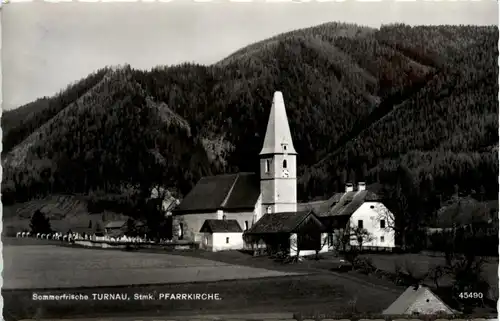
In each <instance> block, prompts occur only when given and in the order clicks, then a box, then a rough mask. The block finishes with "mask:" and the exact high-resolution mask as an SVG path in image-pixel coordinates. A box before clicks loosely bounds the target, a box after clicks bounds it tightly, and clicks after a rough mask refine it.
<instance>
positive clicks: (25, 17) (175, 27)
mask: <svg viewBox="0 0 500 321" xmlns="http://www.w3.org/2000/svg"><path fill="white" fill-rule="evenodd" d="M2 11H3V15H2V39H3V44H2V47H3V53H2V54H3V57H2V72H3V81H2V83H3V88H2V89H3V95H2V96H3V103H4V105H3V107H4V108H5V109H11V108H15V107H18V106H20V105H22V104H25V103H27V102H30V101H32V100H34V99H36V98H38V97H41V96H50V95H53V94H54V93H56V92H58V91H59V90H61V89H63V88H64V87H66V86H67V85H68V84H69V83H71V82H74V81H76V80H78V79H81V78H83V77H85V76H86V75H87V74H89V73H91V72H93V71H95V70H96V69H99V68H102V67H104V66H106V65H119V64H124V63H129V64H130V65H131V66H132V67H135V68H141V69H150V68H152V67H154V66H157V65H172V64H177V63H181V62H186V61H187V62H198V63H203V64H210V63H213V62H216V61H218V60H220V59H222V58H224V57H225V56H227V55H229V54H231V53H232V52H233V51H235V50H237V49H239V48H241V47H243V46H246V45H248V44H250V43H252V42H255V41H258V40H263V39H265V38H268V37H270V36H273V35H275V34H278V33H281V32H285V31H289V30H293V29H298V28H304V27H309V26H314V25H318V24H321V23H324V22H330V21H341V22H353V23H358V24H362V25H368V26H372V27H379V26H380V25H381V24H386V23H393V22H404V23H407V24H411V25H416V24H476V25H497V24H498V8H497V3H496V1H494V0H483V1H459V2H450V1H440V2H434V1H420V0H417V1H415V2H393V1H383V2H357V1H353V0H347V1H345V2H329V3H324V2H323V3H317V2H310V3H262V2H254V3H229V2H218V3H217V2H216V3H194V2H190V1H186V0H177V1H174V2H170V3H159V2H158V3H81V2H71V3H46V2H32V3H10V4H8V5H4V6H3V8H2Z"/></svg>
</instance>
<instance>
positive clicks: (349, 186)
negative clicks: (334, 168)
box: [345, 183, 354, 193]
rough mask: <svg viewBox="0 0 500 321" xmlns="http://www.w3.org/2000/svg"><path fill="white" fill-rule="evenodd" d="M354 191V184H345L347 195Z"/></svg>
mask: <svg viewBox="0 0 500 321" xmlns="http://www.w3.org/2000/svg"><path fill="white" fill-rule="evenodd" d="M353 190H354V187H353V185H352V183H346V184H345V192H346V193H349V192H352V191H353Z"/></svg>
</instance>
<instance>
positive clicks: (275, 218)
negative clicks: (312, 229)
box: [245, 210, 321, 234]
mask: <svg viewBox="0 0 500 321" xmlns="http://www.w3.org/2000/svg"><path fill="white" fill-rule="evenodd" d="M309 215H314V212H313V211H310V210H309V211H301V212H284V213H270V214H265V215H264V216H262V217H261V218H260V220H258V221H257V223H255V224H254V225H253V226H252V227H251V228H250V229H249V230H248V231H246V232H245V233H246V234H267V233H292V232H294V231H295V229H296V228H297V227H298V226H299V225H300V223H302V222H303V221H304V220H305V219H306V218H307V217H308V216H309ZM318 223H319V224H321V223H320V222H319V221H318Z"/></svg>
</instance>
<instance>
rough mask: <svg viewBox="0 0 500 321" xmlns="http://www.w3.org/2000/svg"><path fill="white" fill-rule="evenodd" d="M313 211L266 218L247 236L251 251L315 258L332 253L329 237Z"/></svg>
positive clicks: (249, 231)
mask: <svg viewBox="0 0 500 321" xmlns="http://www.w3.org/2000/svg"><path fill="white" fill-rule="evenodd" d="M325 232H326V230H325V227H324V226H323V224H321V222H320V220H319V219H318V217H317V216H316V215H315V214H314V212H313V211H312V210H310V211H303V212H284V213H271V214H265V215H264V216H263V217H262V218H261V219H260V220H259V221H257V223H255V225H254V226H252V228H250V229H249V230H248V231H246V232H245V233H244V240H245V243H246V248H247V249H253V250H255V249H262V247H263V246H262V245H265V248H266V250H267V251H268V253H276V252H286V253H287V254H288V255H290V256H297V254H298V255H299V256H305V255H314V254H316V252H318V253H323V252H327V251H328V244H327V240H328V233H325Z"/></svg>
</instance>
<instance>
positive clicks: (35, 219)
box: [30, 210, 52, 234]
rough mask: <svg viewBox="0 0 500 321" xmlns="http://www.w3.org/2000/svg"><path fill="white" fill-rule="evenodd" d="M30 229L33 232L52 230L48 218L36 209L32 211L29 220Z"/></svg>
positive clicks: (48, 231)
mask: <svg viewBox="0 0 500 321" xmlns="http://www.w3.org/2000/svg"><path fill="white" fill-rule="evenodd" d="M30 229H31V232H32V233H33V234H37V233H45V234H46V233H50V232H52V228H51V227H50V220H49V218H48V217H46V216H45V214H43V213H42V211H40V210H36V211H35V213H33V216H32V217H31V221H30Z"/></svg>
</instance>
